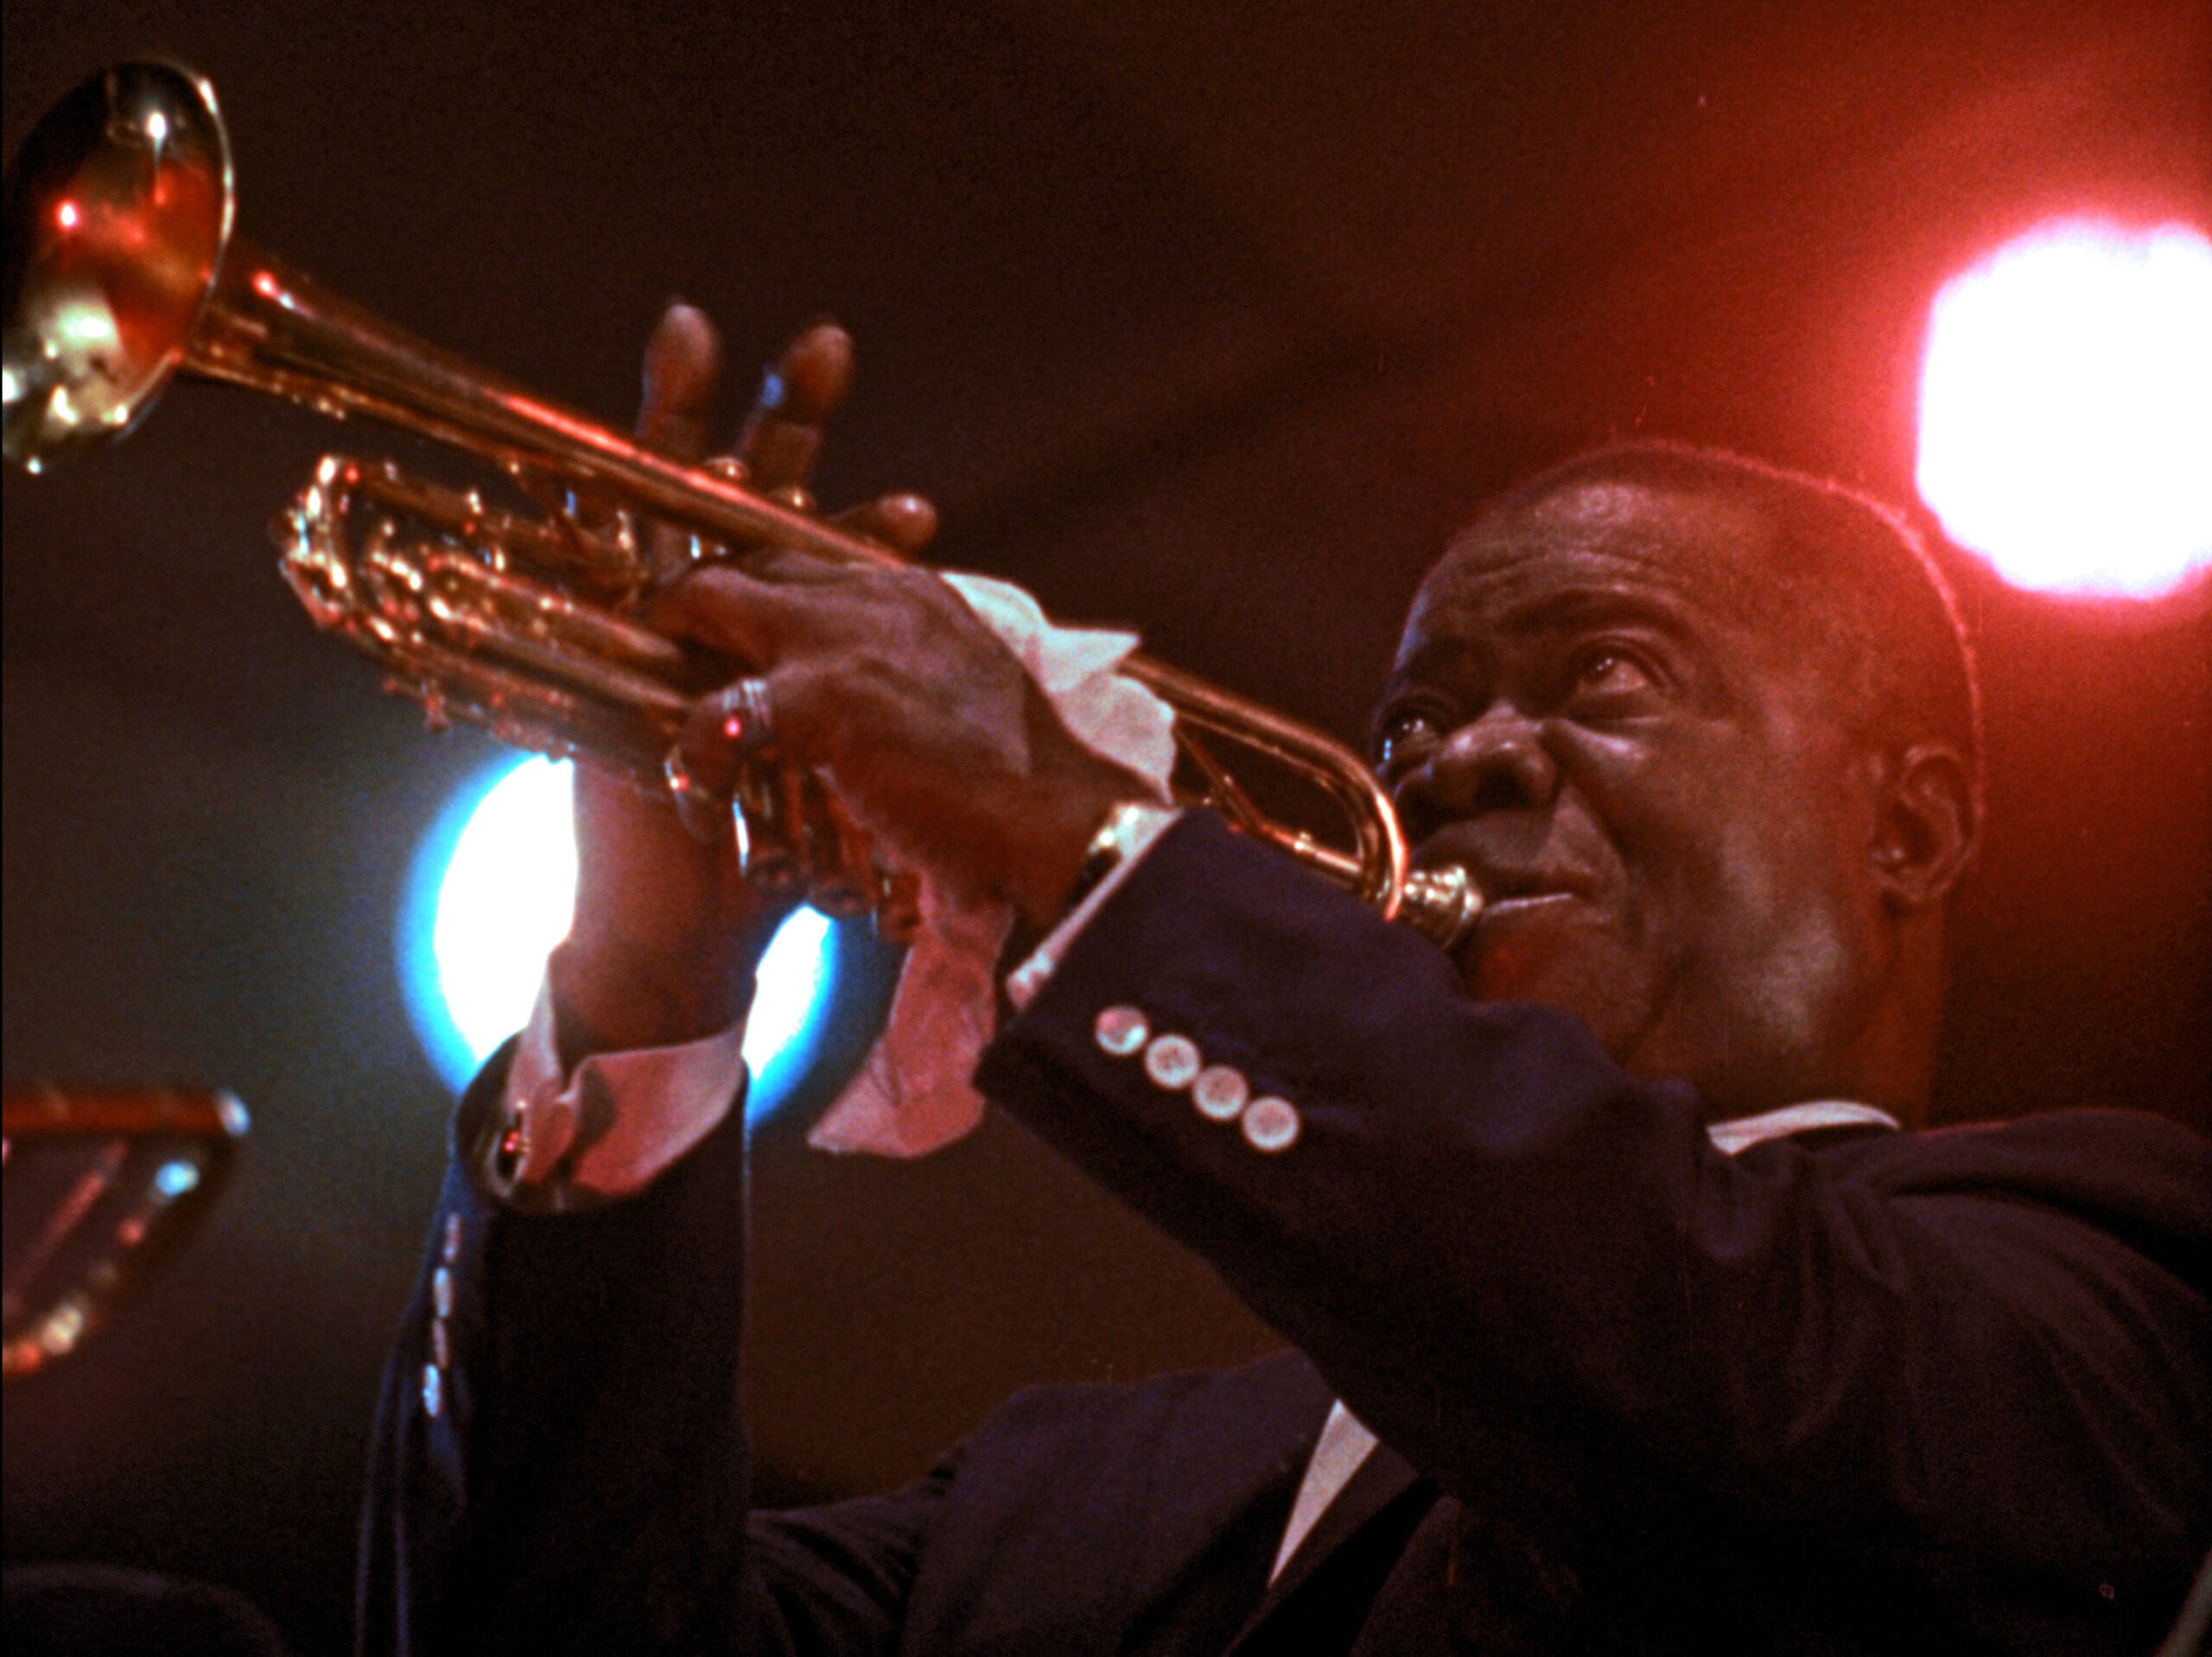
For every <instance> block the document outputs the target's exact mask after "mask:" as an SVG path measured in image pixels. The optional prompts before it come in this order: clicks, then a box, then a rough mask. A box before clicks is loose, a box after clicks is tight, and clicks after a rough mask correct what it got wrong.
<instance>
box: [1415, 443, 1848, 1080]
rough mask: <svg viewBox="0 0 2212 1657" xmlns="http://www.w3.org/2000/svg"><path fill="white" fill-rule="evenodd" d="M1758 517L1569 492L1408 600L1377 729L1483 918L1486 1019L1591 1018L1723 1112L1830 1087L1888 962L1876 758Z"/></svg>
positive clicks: (1643, 1062) (1477, 953)
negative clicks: (1500, 1005) (1507, 1013)
mask: <svg viewBox="0 0 2212 1657" xmlns="http://www.w3.org/2000/svg"><path fill="white" fill-rule="evenodd" d="M1776 556H1777V553H1776V549H1774V548H1773V547H1771V546H1770V536H1768V534H1767V532H1766V531H1765V530H1764V527H1763V526H1762V524H1761V523H1760V521H1759V520H1758V518H1757V517H1755V516H1754V515H1753V514H1752V513H1751V511H1749V510H1747V509H1741V508H1738V507H1736V506H1733V505H1730V504H1728V503H1726V502H1725V501H1721V500H1719V499H1715V498H1709V497H1705V496H1701V495H1690V494H1682V493H1677V492H1673V491H1664V490H1657V489H1653V488H1649V487H1646V486H1639V485H1629V484H1619V483H1605V482H1599V483H1586V484H1579V485H1571V486H1567V487H1565V488H1564V489H1562V490H1561V491H1560V492H1557V493H1554V494H1553V495H1551V496H1548V497H1547V498H1543V499H1541V500H1540V501H1538V502H1537V503H1536V504H1535V505H1534V506H1532V507H1529V508H1527V509H1524V510H1522V511H1519V512H1517V513H1516V514H1515V515H1514V516H1512V517H1510V518H1507V519H1504V520H1502V521H1496V522H1483V523H1479V524H1478V525H1477V527H1476V528H1475V529H1474V530H1471V531H1470V532H1469V533H1468V534H1467V535H1465V536H1463V537H1462V538H1461V540H1460V541H1459V543H1457V544H1455V545H1454V546H1453V548H1452V550H1451V551H1450V553H1448V554H1447V555H1446V557H1445V559H1444V560H1443V562H1441V563H1440V564H1439V565H1438V566H1437V568H1435V569H1434V570H1433V572H1432V573H1431V574H1430V575H1429V578H1428V579H1427V581H1426V582H1424V583H1423V585H1422V587H1421V593H1420V594H1419V596H1418V597H1417V598H1416V599H1415V600H1414V607H1413V612H1412V613H1411V615H1410V616H1409V617H1408V621H1407V625H1406V631H1405V636H1404V639H1403V641H1402V644H1401V645H1400V647H1399V651H1398V657H1397V662H1396V664H1395V668H1394V670H1393V671H1392V674H1391V676H1390V681H1389V686H1388V688H1387V689H1386V691H1385V694H1384V696H1383V702H1382V705H1381V707H1380V708H1379V710H1378V712H1377V714H1376V727H1375V729H1376V752H1377V757H1378V760H1379V762H1380V765H1381V768H1382V772H1383V778H1384V781H1385V782H1386V784H1388V785H1389V787H1390V789H1391V790H1392V792H1393V794H1394V796H1395V798H1396V800H1397V803H1398V805H1399V808H1400V810H1401V812H1402V815H1403V816H1404V818H1405V821H1406V826H1407V832H1408V837H1409V838H1410V839H1411V840H1412V841H1413V842H1414V848H1415V861H1416V863H1417V864H1421V865H1433V864H1438V863H1460V864H1464V865H1465V866H1466V867H1467V868H1468V869H1469V870H1470V871H1471V873H1473V875H1474V876H1475V879H1476V882H1477V884H1478V886H1480V887H1481V889H1482V891H1483V892H1484V896H1485V897H1486V898H1488V900H1489V908H1488V910H1487V911H1486V912H1485V913H1484V916H1483V917H1482V919H1481V920H1480V922H1479V923H1478V925H1477V927H1476V930H1475V932H1474V935H1473V936H1472V937H1471V939H1470V940H1469V942H1468V943H1467V944H1466V945H1465V947H1464V948H1463V949H1462V950H1461V951H1460V953H1459V969H1460V973H1461V976H1462V978H1463V981H1465V984H1466V985H1467V987H1468V989H1469V991H1470V992H1471V994H1473V995H1475V996H1476V997H1477V998H1478V999H1480V1000H1498V999H1504V998H1513V999H1518V1000H1536V1001H1543V1002H1548V1003H1549V1004H1551V1005H1553V1006H1560V1007H1563V1008H1565V1009H1566V1010H1567V1011H1569V1012H1571V1013H1575V1014H1577V1015H1579V1016H1580V1018H1581V1019H1583V1020H1584V1021H1585V1022H1586V1023H1587V1024H1588V1025H1590V1026H1591V1027H1592V1029H1593V1030H1594V1031H1595V1032H1597V1034H1598V1037H1599V1040H1600V1041H1602V1042H1603V1043H1604V1044H1605V1048H1606V1050H1607V1051H1609V1052H1611V1054H1612V1055H1613V1056H1614V1057H1615V1058H1616V1059H1618V1060H1619V1061H1620V1062H1621V1063H1624V1064H1625V1065H1626V1066H1627V1067H1628V1068H1629V1069H1630V1070H1631V1071H1633V1072H1635V1073H1637V1074H1638V1075H1641V1076H1683V1077H1686V1078H1688V1079H1689V1080H1690V1081H1692V1082H1695V1083H1697V1084H1698V1085H1699V1087H1700V1089H1701V1090H1702V1091H1704V1092H1705V1094H1706V1095H1707V1097H1708V1099H1709V1100H1711V1101H1713V1104H1714V1105H1715V1106H1716V1107H1717V1108H1733V1109H1753V1108H1764V1107H1765V1106H1767V1105H1770V1104H1777V1103H1783V1102H1788V1101H1789V1100H1791V1099H1795V1098H1804V1097H1808V1096H1813V1095H1815V1094H1817V1093H1818V1092H1820V1091H1821V1090H1823V1089H1830V1088H1834V1087H1835V1086H1837V1085H1839V1076H1838V1072H1839V1071H1840V1070H1843V1069H1845V1068H1847V1049H1848V1048H1849V1045H1850V1044H1851V1042H1852V1041H1853V1039H1854V1038H1856V1037H1857V1036H1858V1034H1859V1032H1860V1030H1861V1028H1862V1026H1864V1025H1865V1024H1866V1019H1867V1018H1868V1016H1869V1008H1870V1006H1871V1000H1872V995H1873V994H1874V991H1875V988H1876V986H1877V984H1878V979H1879V975H1880V972H1881V969H1882V968H1883V966H1884V964H1885V961H1884V954H1883V952H1884V951H1885V949H1887V948H1888V947H1889V945H1888V934H1887V932H1886V930H1885V927H1884V925H1883V914H1882V905H1881V900H1880V898H1879V896H1878V892H1877V891H1876V888H1875V886H1874V885H1873V883H1872V879H1871V878H1870V875H1871V870H1870V851H1871V847H1872V842H1873V838H1874V828H1875V824H1874V817H1873V811H1874V806H1873V799H1874V790H1873V789H1872V760H1871V759H1870V758H1869V757H1868V755H1867V753H1866V745H1865V744H1864V743H1863V741H1861V740H1858V739H1855V738H1854V737H1853V736H1852V735H1851V734H1850V732H1849V729H1848V725H1847V721H1846V720H1845V719H1844V718H1843V717H1841V715H1840V710H1838V709H1837V708H1835V707H1834V705H1833V704H1834V697H1835V695H1836V694H1837V693H1835V692H1834V691H1833V690H1831V689H1828V688H1827V678H1828V675H1827V673H1826V672H1825V671H1824V666H1825V663H1826V662H1827V657H1826V655H1825V653H1824V652H1823V651H1819V650H1816V649H1815V648H1814V647H1813V646H1811V645H1809V644H1807V643H1805V642H1804V641H1805V639H1806V638H1807V637H1808V634H1809V632H1810V630H1808V629H1807V628H1804V627H1802V625H1796V623H1795V622H1794V621H1793V620H1792V619H1790V618H1789V617H1788V616H1787V615H1786V614H1785V613H1784V612H1785V611H1786V608H1787V606H1786V605H1785V604H1784V603H1783V600H1782V599H1781V598H1780V596H1779V595H1780V594H1782V593H1783V591H1785V590H1787V589H1786V588H1785V586H1784V583H1783V582H1782V581H1778V580H1777V579H1775V578H1774V577H1773V575H1772V571H1773V570H1774V569H1775V568H1776V565H1775V563H1774V562H1773V561H1774V559H1775V557H1776Z"/></svg>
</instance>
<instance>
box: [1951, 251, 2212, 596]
mask: <svg viewBox="0 0 2212 1657" xmlns="http://www.w3.org/2000/svg"><path fill="white" fill-rule="evenodd" d="M1918 478H1919V485H1920V492H1921V496H1922V498H1923V499H1925V500H1926V501H1927V503H1928V505H1929V507H1930V508H1931V509H1932V510H1933V511H1935V513H1936V517H1938V518H1940V519H1942V524H1943V528H1944V530H1945V531H1946V532H1947V533H1948V535H1949V536H1950V537H1951V538H1952V539H1953V540H1954V541H1956V542H1957V543H1959V544H1960V545H1961V546H1963V547H1967V548H1969V549H1972V550H1974V551H1975V552H1978V553H1980V554H1981V555H1982V556H1984V557H1986V558H1987V559H1988V560H1989V562H1990V563H1991V564H1992V565H1993V566H1994V568H1996V570H1997V572H1998V573H1999V575H2002V576H2004V577H2005V580H2006V581H2011V582H2012V583H2013V585H2015V586H2018V587H2033V588H2036V589H2038V590H2041V591H2048V592H2061V593H2076V594H2107V595H2114V594H2125V595H2131V596H2150V595H2152V594H2159V593H2163V592H2166V591H2168V590H2170V589H2171V588H2172V587H2176V586H2177V585H2178V584H2179V583H2180V582H2182V581H2184V580H2186V579H2187V578H2188V577H2189V576H2190V575H2192V574H2194V573H2195V572H2196V571H2198V570H2202V569H2204V568H2207V567H2208V566H2212V241H2208V240H2207V239H2206V238H2204V236H2203V235H2202V233H2201V232H2196V231H2194V230H2190V229H2185V228H2183V227H2181V226H2178V225H2167V226H2164V227H2163V228H2161V229H2158V230H2155V231H2149V232H2142V231H2129V230H2124V229H2121V228H2120V227H2119V226H2116V225H2109V224H2100V223H2093V222H2084V221H2080V220H2075V221H2069V222H2064V223H2060V224H2055V225H2046V226H2044V228H2042V229H2040V230H2037V231H2035V232H2031V233H2030V234H2028V235H2026V236H2024V237H2022V238H2020V239H2018V241H2015V242H2012V243H2010V244H2007V245H2005V247H2003V248H2000V249H1999V251H1997V252H1996V253H1994V254H1993V255H1992V256H1991V257H1988V258H1987V259H1985V260H1984V261H1983V262H1982V263H1980V264H1978V265H1976V266H1975V267H1974V269H1972V270H1968V271H1967V272H1966V273H1965V274H1964V275H1962V276H1955V277H1954V278H1953V279H1952V280H1951V281H1950V282H1948V283H1945V284H1944V287H1943V289H1942V292H1941V293H1939V294H1938V295H1936V304H1935V308H1934V311H1933V314H1932V315H1931V316H1930V319H1929V329H1928V355H1927V360H1926V363H1925V365H1923V370H1922V377H1921V384H1920V459H1919V473H1918Z"/></svg>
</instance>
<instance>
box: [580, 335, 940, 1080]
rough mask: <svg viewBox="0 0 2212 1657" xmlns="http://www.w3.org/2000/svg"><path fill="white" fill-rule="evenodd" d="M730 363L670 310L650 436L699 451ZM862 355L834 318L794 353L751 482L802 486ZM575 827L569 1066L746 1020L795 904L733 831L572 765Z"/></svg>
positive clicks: (910, 512)
mask: <svg viewBox="0 0 2212 1657" xmlns="http://www.w3.org/2000/svg"><path fill="white" fill-rule="evenodd" d="M721 357H722V348H721V340H720V338H719V337H718V336H717V334H716V333H715V327H714V325H713V324H712V323H711V322H709V321H708V320H707V318H706V316H705V315H704V314H702V313H701V312H699V311H696V310H694V309H692V308H690V307H689V306H685V305H671V307H670V308H669V309H668V312H667V314H665V315H664V316H663V317H662V318H661V321H660V323H659V325H658V327H656V328H655V329H654V331H653V334H652V339H651V340H649V341H648V343H647V345H646V346H645V392H644V402H643V407H642V409H641V410H640V412H639V416H638V434H639V438H640V439H641V440H642V441H644V442H645V443H646V444H648V445H649V446H650V447H652V448H655V449H658V451H660V452H661V453H662V454H667V455H669V456H671V457H672V458H674V459H677V460H684V461H697V460H700V459H702V457H703V456H704V455H705V454H706V452H707V448H708V438H707V422H708V418H709V411H710V410H711V409H712V407H713V404H714V399H715V389H716V385H717V383H718V381H719V380H720V378H721ZM852 361H853V352H852V341H851V340H849V338H848V337H847V336H846V334H845V333H844V332H843V331H842V329H840V328H838V327H836V326H834V325H831V324H826V323H825V324H821V325H817V327H811V328H809V329H807V330H806V331H805V332H804V333H801V334H800V335H799V337H798V339H797V340H794V341H793V342H792V344H791V346H790V348H789V349H788V350H786V351H785V353H784V356H783V358H782V359H781V360H780V361H779V363H778V364H777V365H776V366H775V368H774V369H773V370H772V371H771V373H770V374H769V376H768V378H767V379H766V383H765V384H764V385H763V387H762V390H761V395H760V403H759V404H758V405H757V406H756V407H755V408H754V409H753V414H752V416H751V417H750V418H749V419H748V420H747V422H746V427H745V435H744V438H743V441H742V442H741V449H740V453H739V455H738V458H739V459H740V460H742V461H743V462H744V463H745V465H746V467H747V472H748V473H749V480H750V485H751V486H752V487H753V488H755V489H758V490H760V491H761V492H766V493H775V494H779V495H784V496H785V497H786V498H792V496H791V492H803V491H804V489H805V486H806V483H807V479H808V476H809V474H810V472H811V470H812V467H813V463H814V459H815V456H816V454H817V453H818V452H819V450H820V448H821V441H822V427H823V422H825V421H826V420H827V418H828V417H829V415H830V414H831V413H832V412H833V411H834V410H835V409H836V406H837V404H838V403H840V402H842V400H843V397H844V395H845V390H846V388H847V387H848V386H849V384H850V383H851V379H852ZM842 521H843V522H846V523H849V524H852V525H853V526H854V527H856V528H858V529H860V530H863V531H864V532H866V533H868V534H871V535H874V536H877V537H878V538H880V539H881V540H884V541H886V542H887V543H890V544H892V545H893V546H894V547H897V548H899V549H901V550H904V551H912V550H916V549H918V548H919V547H920V546H922V545H923V544H924V543H926V542H927V541H928V539H929V537H930V536H931V534H932V533H933V532H934V531H935V530H936V526H937V517H936V512H935V511H934V510H933V509H932V508H931V506H930V505H929V503H928V502H926V501H925V500H922V499H920V498H918V497H916V496H912V495H892V496H887V497H885V498H882V499H881V500H879V501H876V502H874V503H872V504H871V505H868V506H867V507H864V508H862V509H861V510H860V511H857V512H855V513H853V514H850V515H849V516H848V517H846V518H845V519H843V520H842ZM657 532H658V531H657ZM575 820H576V854H577V873H576V906H575V918H574V919H573V921H572V922H571V924H570V926H569V936H568V938H567V939H566V941H565V942H563V943H562V944H561V946H560V948H559V949H556V951H555V952H554V955H553V958H552V960H551V962H550V963H549V973H550V980H551V983H552V986H553V992H554V997H555V1004H556V1008H557V1010H558V1013H559V1024H560V1028H561V1033H562V1046H563V1054H562V1057H563V1062H564V1063H568V1064H574V1063H575V1062H576V1061H577V1060H579V1059H581V1058H582V1057H584V1056H585V1055H586V1054H588V1053H591V1052H595V1051H609V1050H616V1049H624V1048H635V1047H648V1046H661V1045H666V1044H673V1043H677V1042H684V1041H691V1040H696V1039H698V1038H701V1037H703V1036H708V1035H711V1034H713V1033H714V1032H716V1031H719V1030H723V1029H727V1028H728V1026H729V1025H731V1024H732V1023H734V1022H735V1020H737V1019H740V1018H741V1017H742V1016H743V1015H744V1013H745V1011H746V1009H747V1006H750V1004H751V1002H752V999H753V969H754V968H756V967H757V966H758V965H759V963H760V956H761V955H762V953H763V952H764V951H765V950H766V949H767V947H768V942H769V940H770V939H771V938H772V937H773V936H775V930H776V928H777V926H778V925H779V924H780V923H781V922H782V920H783V919H784V917H785V915H786V914H787V913H789V911H791V908H792V907H793V904H792V902H791V900H789V899H777V898H766V897H764V896H763V895H762V894H761V893H760V892H759V891H758V890H756V889H755V888H754V887H753V886H748V885H747V883H746V882H745V880H744V879H741V877H740V875H739V874H738V872H737V855H736V837H735V833H734V828H732V829H731V830H730V831H729V832H726V833H721V834H717V835H714V836H712V837H711V838H710V839H709V840H704V841H702V840H701V839H699V838H697V837H695V836H694V835H692V834H690V832H688V831H687V830H686V829H685V828H684V827H683V824H682V822H680V821H679V820H678V819H677V815H676V812H675V810H674V809H673V808H672V806H671V803H670V802H669V801H668V800H667V799H665V798H655V797H645V796H643V795H640V794H639V793H638V792H637V790H635V789H634V788H633V787H632V785H631V784H628V783H626V782H624V781H622V780H621V779H620V778H616V777H613V776H611V775H609V774H607V773H606V772H604V771H599V770H596V769H594V767H593V766H592V765H589V764H588V763H586V764H580V765H578V766H577V767H576V771H575Z"/></svg>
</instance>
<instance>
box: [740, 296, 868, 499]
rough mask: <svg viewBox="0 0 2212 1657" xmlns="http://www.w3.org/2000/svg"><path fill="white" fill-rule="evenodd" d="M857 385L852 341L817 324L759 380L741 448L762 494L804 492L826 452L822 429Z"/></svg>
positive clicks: (830, 325) (831, 327)
mask: <svg viewBox="0 0 2212 1657" xmlns="http://www.w3.org/2000/svg"><path fill="white" fill-rule="evenodd" d="M852 383H853V339H852V336H851V335H850V334H849V333H846V332H845V331H844V329H842V328H841V327H838V326H837V325H836V323H835V322H817V323H816V324H815V325H814V326H813V327H810V328H808V329H806V330H805V331H804V333H801V334H800V335H799V336H798V339H796V340H792V341H791V344H790V345H789V346H786V347H785V350H784V354H783V355H782V357H780V358H779V359H777V362H776V365H775V366H774V367H773V368H771V369H770V370H769V371H768V372H767V374H766V376H765V377H764V378H762V380H761V382H760V398H759V400H758V401H756V402H755V403H753V412H752V414H751V415H749V416H747V418H746V422H745V430H744V432H743V434H742V435H741V436H740V437H739V438H738V443H737V452H738V456H739V458H740V459H741V460H743V461H744V462H745V466H746V470H747V472H748V473H751V475H752V479H753V486H754V487H755V488H757V489H760V490H762V491H764V492H778V493H783V492H797V493H798V494H802V495H803V494H804V491H805V488H806V485H807V480H808V479H810V478H811V477H812V476H813V475H814V462H815V460H816V459H817V457H818V456H819V455H820V454H821V453H822V428H823V424H824V422H827V421H828V420H829V416H831V415H832V414H834V413H835V412H836V409H837V405H838V404H840V403H842V402H843V401H844V400H845V393H846V392H847V391H848V390H850V389H851V387H852Z"/></svg>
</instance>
